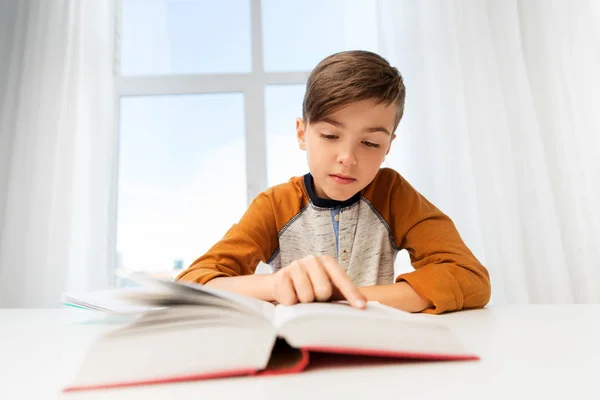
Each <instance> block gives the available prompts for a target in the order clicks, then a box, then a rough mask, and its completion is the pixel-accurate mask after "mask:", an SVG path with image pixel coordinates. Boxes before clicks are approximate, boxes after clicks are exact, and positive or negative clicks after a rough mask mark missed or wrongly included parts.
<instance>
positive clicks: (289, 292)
mask: <svg viewBox="0 0 600 400" xmlns="http://www.w3.org/2000/svg"><path fill="white" fill-rule="evenodd" d="M336 292H339V293H340V294H341V296H342V297H343V298H345V299H346V300H348V301H349V302H350V305H352V306H353V307H356V308H364V307H365V304H366V298H365V297H364V296H363V295H362V293H360V292H359V290H358V288H357V287H356V286H355V285H354V283H353V282H352V280H351V279H350V277H348V275H346V272H345V271H344V270H343V269H342V267H340V266H339V265H338V263H337V262H336V261H335V260H334V259H333V258H332V257H329V256H320V257H316V256H308V257H304V258H302V259H300V260H297V261H294V262H293V263H291V264H290V265H288V266H287V267H285V268H282V269H280V270H279V271H278V272H277V273H276V274H275V276H274V283H273V297H274V298H275V300H276V301H277V302H278V303H281V304H287V305H291V304H296V303H311V302H313V301H326V300H330V299H331V298H332V295H333V294H334V293H336ZM336 297H337V296H336Z"/></svg>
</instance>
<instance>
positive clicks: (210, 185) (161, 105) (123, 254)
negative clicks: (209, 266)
mask: <svg viewBox="0 0 600 400" xmlns="http://www.w3.org/2000/svg"><path fill="white" fill-rule="evenodd" d="M244 125H245V122H244V97H243V95H242V94H241V93H227V94H221V93H219V94H202V95H179V96H141V97H125V98H122V99H121V111H120V143H119V147H120V148H119V187H118V188H119V195H118V212H117V216H118V219H117V252H118V260H117V261H118V267H119V268H124V269H127V270H139V271H146V272H150V273H155V272H161V273H162V272H167V273H172V274H174V273H176V272H178V271H177V269H180V268H186V267H187V266H188V265H189V264H190V263H191V262H192V261H193V260H195V259H196V258H197V257H199V256H200V255H202V254H203V253H204V252H206V251H207V250H208V249H209V248H210V247H211V246H212V245H213V244H214V243H216V242H217V241H218V240H219V239H221V238H222V237H223V235H224V234H225V232H226V231H227V230H228V229H229V228H230V227H231V225H232V224H234V223H236V222H237V221H238V220H239V218H240V217H241V216H242V214H243V212H244V211H245V208H246V175H245V140H244Z"/></svg>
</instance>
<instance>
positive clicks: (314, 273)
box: [305, 257, 333, 301]
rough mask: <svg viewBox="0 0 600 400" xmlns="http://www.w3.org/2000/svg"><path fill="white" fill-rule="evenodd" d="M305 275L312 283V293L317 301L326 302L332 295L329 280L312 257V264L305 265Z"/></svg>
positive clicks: (323, 268)
mask: <svg viewBox="0 0 600 400" xmlns="http://www.w3.org/2000/svg"><path fill="white" fill-rule="evenodd" d="M305 269H306V273H307V274H308V277H309V279H310V281H311V283H312V287H313V292H314V295H315V298H316V300H317V301H326V300H329V299H330V298H331V295H332V294H333V286H332V285H331V279H330V278H329V275H328V274H327V271H326V270H325V267H324V266H323V265H322V263H321V261H319V259H318V258H317V257H314V262H311V263H310V264H308V265H306V267H305Z"/></svg>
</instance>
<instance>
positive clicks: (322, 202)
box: [304, 173, 360, 208]
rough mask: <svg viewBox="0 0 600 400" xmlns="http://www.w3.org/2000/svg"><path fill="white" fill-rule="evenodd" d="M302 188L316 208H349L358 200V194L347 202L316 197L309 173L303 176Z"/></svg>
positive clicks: (312, 180)
mask: <svg viewBox="0 0 600 400" xmlns="http://www.w3.org/2000/svg"><path fill="white" fill-rule="evenodd" d="M304 186H305V187H306V192H307V193H308V197H309V198H310V201H311V203H313V204H314V205H315V206H317V207H321V208H343V207H349V206H351V205H352V204H354V203H356V202H358V201H359V200H360V192H358V193H356V194H355V195H354V196H352V197H350V198H349V199H348V200H345V201H338V200H331V199H322V198H320V197H317V194H316V193H315V189H314V179H313V176H312V175H311V174H310V173H308V174H306V175H304Z"/></svg>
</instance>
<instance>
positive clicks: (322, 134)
mask: <svg viewBox="0 0 600 400" xmlns="http://www.w3.org/2000/svg"><path fill="white" fill-rule="evenodd" d="M321 137H322V138H323V139H328V140H333V139H337V136H336V135H328V134H326V133H321Z"/></svg>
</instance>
